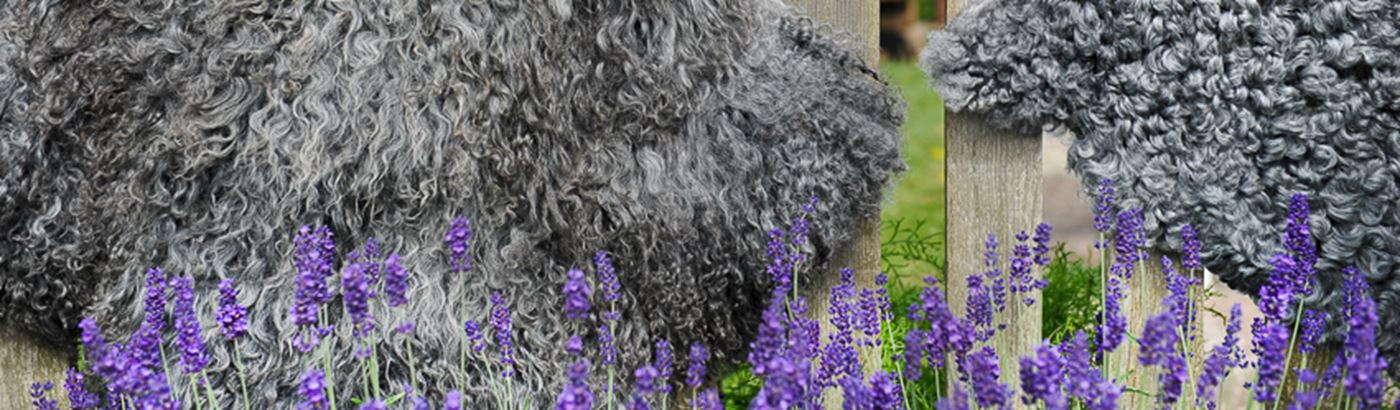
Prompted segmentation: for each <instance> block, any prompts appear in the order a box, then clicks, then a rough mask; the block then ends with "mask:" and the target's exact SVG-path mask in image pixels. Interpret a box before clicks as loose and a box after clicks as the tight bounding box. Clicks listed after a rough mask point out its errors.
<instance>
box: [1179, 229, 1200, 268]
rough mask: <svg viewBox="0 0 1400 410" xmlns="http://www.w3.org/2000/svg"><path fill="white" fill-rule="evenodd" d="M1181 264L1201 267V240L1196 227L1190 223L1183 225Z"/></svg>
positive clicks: (1189, 266) (1186, 266) (1188, 266)
mask: <svg viewBox="0 0 1400 410" xmlns="http://www.w3.org/2000/svg"><path fill="white" fill-rule="evenodd" d="M1181 266H1182V267H1184V268H1186V269H1193V270H1195V269H1201V241H1200V239H1197V235H1196V228H1193V227H1191V225H1190V224H1187V225H1185V226H1182V227H1181Z"/></svg>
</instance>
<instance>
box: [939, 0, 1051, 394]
mask: <svg viewBox="0 0 1400 410" xmlns="http://www.w3.org/2000/svg"><path fill="white" fill-rule="evenodd" d="M975 1H979V0H949V1H948V10H947V13H946V15H947V16H948V19H949V20H950V21H951V20H952V19H953V18H955V17H956V16H957V13H958V11H960V10H962V9H965V8H967V7H968V6H969V5H970V4H972V3H973V2H975ZM943 118H944V121H945V123H944V127H945V133H944V136H945V144H946V149H947V153H948V156H947V160H946V161H945V163H944V164H945V166H946V167H947V171H946V172H947V176H948V177H947V178H948V181H947V192H948V194H947V195H948V204H947V213H948V215H947V221H948V229H947V235H948V237H947V242H946V243H947V244H948V247H947V252H948V255H947V261H948V272H947V283H945V284H944V286H945V287H946V288H947V290H948V303H949V305H950V306H951V307H952V308H953V312H954V313H957V314H962V313H963V312H965V311H966V306H967V293H968V288H967V279H966V278H967V277H968V276H969V275H972V274H974V273H977V272H980V271H982V270H984V268H983V259H982V254H983V247H984V243H985V242H986V239H987V234H988V233H994V234H995V235H996V236H997V239H998V241H1000V242H1001V256H1002V258H1003V260H1004V259H1005V256H1006V255H1007V254H1008V253H1009V250H1010V249H1011V246H1013V245H1014V243H1015V235H1016V233H1018V232H1021V231H1023V230H1024V231H1027V232H1031V231H1032V230H1033V229H1034V228H1035V225H1036V224H1037V223H1039V221H1040V215H1041V207H1042V201H1043V198H1042V194H1041V186H1042V184H1043V181H1042V178H1043V175H1042V172H1041V149H1042V148H1041V136H1040V134H1039V133H1018V132H1012V131H1007V130H1002V129H998V128H996V127H994V126H993V125H992V122H991V121H990V120H989V119H988V118H986V117H984V116H982V115H980V114H973V113H956V112H951V111H949V112H946V113H945V114H944V117H943ZM1013 302H1014V301H1008V302H1007V303H1008V304H1010V303H1013ZM1040 305H1041V303H1037V304H1035V305H1032V306H1030V307H1029V308H1027V307H1026V306H1024V305H1022V306H1021V309H1017V310H1013V309H1011V308H1009V307H1008V309H1007V310H1006V312H1005V314H1002V315H1001V316H999V317H998V321H1002V320H1001V318H1005V322H1006V323H1007V327H1006V329H1004V330H1002V332H1005V333H1004V335H1005V336H1006V337H1003V338H1001V340H1003V341H1004V343H1005V344H1004V345H1001V346H999V348H998V349H997V350H998V353H999V354H1000V357H1001V374H1002V381H1003V382H1005V383H1007V384H1008V385H1009V386H1010V387H1011V388H1013V389H1019V388H1020V382H1019V379H1020V377H1019V374H1018V369H1019V368H1020V365H1019V364H1018V359H1019V358H1020V357H1021V356H1024V355H1029V354H1030V353H1031V352H1032V351H1033V350H1034V349H1035V345H1036V344H1038V343H1039V342H1040V340H1041V331H1040ZM1013 312H1016V313H1013ZM948 379H949V380H950V383H951V381H952V380H955V379H956V377H949V378H948ZM1018 391H1019V390H1018ZM1017 403H1018V404H1017V405H1018V406H1019V401H1017Z"/></svg>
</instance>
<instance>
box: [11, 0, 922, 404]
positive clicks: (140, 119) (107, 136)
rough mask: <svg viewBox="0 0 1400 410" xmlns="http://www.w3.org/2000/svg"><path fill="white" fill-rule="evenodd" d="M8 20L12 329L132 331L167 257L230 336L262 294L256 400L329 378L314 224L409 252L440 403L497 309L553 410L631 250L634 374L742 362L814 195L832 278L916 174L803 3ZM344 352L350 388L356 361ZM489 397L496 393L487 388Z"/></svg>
mask: <svg viewBox="0 0 1400 410" xmlns="http://www.w3.org/2000/svg"><path fill="white" fill-rule="evenodd" d="M0 5H3V7H0V164H4V165H3V166H0V319H3V320H4V321H5V322H7V323H8V324H7V326H20V327H23V328H25V329H28V330H30V331H34V332H38V333H40V334H42V335H44V336H46V337H48V338H49V339H51V340H53V341H55V342H56V343H73V341H74V340H76V339H75V333H74V328H75V325H76V323H77V322H78V319H79V318H80V317H81V316H83V315H91V316H93V317H95V318H96V319H97V320H98V321H99V322H100V323H103V324H104V326H106V327H107V328H108V329H109V330H110V331H111V332H112V334H110V335H109V337H114V336H117V335H121V336H123V337H124V336H125V335H127V334H130V332H131V331H132V330H134V329H135V327H136V326H137V325H138V324H139V321H140V320H141V317H142V314H141V296H142V289H143V288H144V286H145V276H144V272H145V270H146V268H147V267H150V266H161V267H163V268H164V269H165V271H166V272H168V273H170V274H172V275H191V276H193V277H194V279H195V282H196V283H195V288H196V289H197V292H198V293H199V294H200V297H199V298H198V303H199V306H200V307H199V312H200V315H201V318H202V319H203V322H204V323H205V324H206V326H208V325H209V324H212V323H213V321H212V320H213V314H214V312H213V308H212V306H213V303H214V302H215V300H216V298H215V297H214V296H213V295H214V292H215V289H216V285H217V283H218V281H219V279H220V278H225V277H228V278H235V279H237V280H238V281H239V283H240V284H241V286H242V294H243V296H242V300H244V301H245V302H247V303H251V305H252V307H251V311H250V313H249V314H250V316H251V317H252V318H253V320H252V322H251V324H250V325H249V327H250V331H251V333H250V339H249V340H247V341H245V342H244V348H245V351H244V352H243V355H242V357H241V358H239V360H240V361H241V362H242V363H244V364H245V366H246V368H247V371H248V372H250V374H249V375H248V379H249V380H256V381H258V383H259V387H260V388H259V389H256V390H257V394H256V395H255V396H256V397H255V398H254V401H255V402H257V403H255V404H254V408H258V407H263V408H286V407H288V403H289V402H290V401H292V400H295V397H296V394H295V390H294V389H295V387H296V380H297V376H298V375H300V374H301V373H302V372H303V371H305V370H306V369H307V367H308V366H309V361H308V360H306V359H304V358H303V356H302V355H301V354H300V353H299V352H297V351H296V350H295V349H293V348H292V346H291V343H290V340H291V337H290V336H289V335H291V334H293V332H294V330H295V325H293V324H292V322H291V321H290V320H289V318H288V317H287V316H288V315H287V312H288V309H289V307H290V305H291V303H292V299H293V298H292V293H293V288H294V283H293V282H294V280H295V278H294V276H295V275H294V274H293V272H294V268H293V266H292V262H293V261H292V237H293V235H294V234H295V233H296V231H297V228H298V227H299V226H301V225H316V224H323V225H326V226H329V227H330V228H331V229H332V230H333V231H334V233H335V239H336V241H337V242H338V243H339V244H340V245H341V248H340V249H341V252H342V255H343V252H345V251H347V250H349V249H351V248H352V247H355V248H358V247H360V246H362V245H363V244H364V242H365V240H366V239H367V238H369V237H371V236H373V237H374V238H376V239H377V240H378V241H379V243H380V244H382V248H383V250H384V252H386V253H389V252H393V253H399V254H402V255H403V256H404V259H403V261H404V263H405V265H406V267H407V268H408V269H409V270H410V271H411V272H412V279H411V280H412V281H413V289H412V290H411V291H410V293H409V296H410V298H411V299H412V301H411V302H410V303H409V305H408V307H407V309H406V310H404V311H400V312H397V313H392V314H389V316H386V317H381V318H380V319H379V320H380V323H381V324H382V326H391V325H392V324H393V323H396V322H397V321H399V320H402V319H415V320H416V321H417V324H418V326H417V330H416V333H415V334H414V336H413V337H414V340H415V345H416V346H415V348H414V352H415V353H416V356H417V357H418V358H419V363H418V369H419V372H420V373H421V376H422V377H421V380H423V381H424V383H425V384H426V389H425V390H426V391H428V392H429V393H430V395H431V397H434V398H435V400H436V398H440V397H441V396H440V395H441V394H443V393H445V392H446V391H448V390H450V389H454V388H457V386H456V378H455V377H453V372H454V371H455V369H456V368H457V357H458V351H457V348H458V346H459V344H458V342H457V340H458V338H459V337H461V333H462V320H463V319H474V320H477V321H481V322H485V321H486V320H487V318H488V317H487V315H488V308H489V305H488V303H489V302H488V295H489V294H490V293H491V292H492V291H493V290H498V291H501V292H502V293H503V294H504V296H505V300H507V301H508V303H509V304H510V305H511V308H512V311H513V312H514V313H513V316H514V319H515V322H516V324H515V329H516V335H515V340H516V343H517V358H516V361H517V363H518V366H519V372H518V376H517V379H516V386H517V388H524V389H525V390H526V391H531V392H536V393H538V396H537V399H540V400H552V397H553V394H554V392H555V391H557V387H558V385H559V384H560V383H561V382H562V381H563V380H564V374H565V371H564V365H565V364H566V363H567V362H568V360H567V358H566V357H565V352H564V347H563V342H564V340H565V339H567V337H568V335H569V334H573V333H585V334H589V335H590V336H589V337H590V338H589V340H590V343H591V341H592V340H593V339H592V337H594V336H596V335H593V334H592V333H594V332H596V331H595V330H592V329H593V328H590V327H587V326H584V325H581V324H578V323H572V322H568V321H567V320H566V319H565V315H564V313H563V310H562V297H561V295H560V290H561V288H562V286H563V283H564V281H565V279H566V277H565V272H566V271H567V270H568V269H569V268H571V267H575V266H577V267H583V268H588V267H591V264H590V263H591V257H592V256H593V254H594V252H595V251H598V250H606V251H609V252H610V253H612V255H613V260H614V261H615V262H616V263H617V265H618V267H617V272H618V273H619V274H620V276H621V283H622V288H623V292H624V296H623V299H622V301H621V303H620V305H619V307H620V309H621V311H622V317H623V320H622V322H621V323H622V324H621V328H619V329H618V335H619V336H618V337H619V342H620V343H622V345H621V346H620V348H619V349H618V350H619V351H620V352H621V353H622V357H621V361H622V368H623V369H627V370H626V373H625V374H630V369H633V368H635V367H636V366H637V365H639V364H640V363H642V362H643V361H644V360H646V359H648V357H649V352H650V348H649V347H650V346H651V344H652V343H653V341H654V340H655V338H667V339H670V340H671V342H672V343H673V345H676V346H689V345H690V343H691V342H701V343H705V344H706V345H708V346H710V348H711V350H712V351H713V352H714V354H715V357H716V359H717V360H720V361H722V362H734V361H739V360H742V359H743V356H742V353H743V352H744V350H745V348H746V345H745V343H746V341H747V340H748V339H750V338H751V337H752V334H753V332H754V331H755V329H757V320H758V315H759V313H760V312H761V311H762V305H763V304H764V303H766V302H767V298H766V297H765V296H766V295H767V293H766V286H767V285H768V277H767V273H765V271H764V266H765V263H766V260H765V256H764V253H765V244H766V240H767V231H768V230H769V229H772V228H776V227H780V226H783V225H784V224H786V223H787V222H789V221H790V220H791V218H792V217H793V216H794V212H795V211H797V210H799V209H800V208H801V205H803V204H806V203H807V202H808V199H809V198H810V197H813V196H815V197H816V198H818V202H817V213H816V215H815V216H814V218H813V219H814V223H813V224H812V227H813V231H812V238H813V242H812V245H811V246H812V247H813V251H814V252H815V255H816V256H815V258H814V263H813V264H812V265H810V268H811V271H812V272H826V271H831V269H828V268H829V267H828V266H826V264H827V262H828V261H829V259H830V257H831V255H832V252H833V250H834V249H838V248H841V247H843V246H846V245H847V244H848V243H850V242H851V240H852V239H853V229H854V226H855V225H856V222H857V221H858V220H861V219H862V218H868V217H870V216H872V215H876V214H877V213H878V206H879V202H880V199H881V192H882V189H883V188H885V187H886V186H887V184H888V182H889V181H890V179H891V176H892V174H893V173H895V172H898V171H900V170H902V168H903V164H902V162H901V160H900V158H899V153H898V149H899V136H898V130H897V129H898V127H899V125H900V124H901V123H902V121H903V105H902V103H901V102H899V100H898V98H897V97H896V96H895V95H894V93H893V92H892V91H891V90H890V89H889V87H888V86H887V85H886V84H884V83H883V81H881V80H880V79H879V78H878V75H877V74H876V72H875V71H874V69H873V68H871V67H869V66H867V65H866V64H865V63H864V62H862V60H861V59H860V57H859V54H858V52H855V51H854V50H849V49H847V47H846V45H845V43H843V42H841V41H837V40H834V39H832V38H830V37H828V36H826V35H824V34H822V33H823V32H824V30H819V27H817V26H816V25H815V24H814V23H812V22H811V21H810V20H809V19H807V18H804V17H800V16H798V15H796V14H795V13H794V11H793V10H792V9H790V8H788V7H787V6H785V5H783V4H782V3H781V2H779V1H778V0H757V1H754V0H696V1H685V2H671V1H624V0H593V1H569V0H552V1H538V2H519V1H501V0H492V1H460V0H455V1H448V0H423V1H399V0H353V1H316V2H313V1H229V0H215V1H200V2H184V1H175V2H171V1H144V0H132V1H103V2H88V1H71V2H52V1H38V0H11V1H8V2H5V1H0ZM456 215H461V216H465V217H468V218H470V219H471V221H472V222H471V226H472V229H473V231H474V234H473V245H472V249H473V250H472V252H473V255H474V258H475V260H474V266H473V267H472V269H471V271H470V272H468V273H467V274H466V275H468V276H469V277H468V278H466V279H465V280H463V279H462V278H461V277H459V276H457V275H454V274H450V273H449V272H448V270H449V267H448V264H447V254H446V252H445V250H444V248H443V245H442V241H443V235H444V233H445V232H446V230H447V226H448V222H449V220H450V219H451V218H452V217H453V216H456ZM463 283H465V284H466V285H465V287H464V286H463ZM334 306H335V307H334V308H333V309H332V312H333V314H332V315H333V316H339V315H341V314H342V310H341V309H340V308H339V305H334ZM463 312H465V313H466V314H467V315H469V316H470V317H462V316H461V314H462V313H463ZM380 313H381V314H383V312H380ZM339 330H340V331H341V332H342V334H341V336H343V337H347V338H348V337H349V328H348V327H347V326H342V327H340V329H339ZM207 336H209V337H210V338H211V339H212V338H213V337H214V336H213V332H209V333H207ZM382 349H383V350H382V353H381V354H384V355H387V356H388V357H391V358H393V359H394V360H399V359H402V353H403V352H402V350H401V347H399V346H387V345H386V346H383V347H382ZM211 350H212V352H213V355H214V356H213V359H212V360H213V361H212V364H211V367H210V368H211V369H213V370H214V374H213V375H211V377H213V378H214V379H215V380H216V382H220V381H221V380H222V381H229V380H231V379H227V378H226V377H227V376H228V373H227V372H226V370H227V369H228V366H229V363H230V359H231V357H230V355H229V350H228V349H226V348H213V349H211ZM335 360H336V361H337V364H336V366H337V367H338V368H339V369H341V370H342V371H341V372H339V373H338V374H337V376H338V381H337V382H336V383H337V384H341V385H344V384H347V383H349V382H350V381H351V380H354V379H351V378H352V377H356V374H355V373H353V372H351V371H350V370H351V369H355V368H356V367H354V366H352V365H351V362H352V361H354V360H357V359H355V358H354V357H353V356H351V355H349V354H342V355H338V356H337V357H336V359H335ZM473 368H474V369H475V366H474V367H473ZM677 373H678V374H679V373H681V372H679V371H678V372H677ZM484 377H486V375H485V372H484V370H473V371H472V373H471V375H470V376H469V379H468V384H470V385H471V386H476V387H469V388H468V390H469V391H468V395H467V396H468V397H472V398H483V397H489V395H487V394H484V392H483V391H482V390H483V389H485V384H484V382H483V381H482V380H483V379H484ZM387 378H388V379H389V380H387V383H386V385H387V386H402V385H404V383H406V382H407V381H408V380H409V379H408V374H407V373H406V372H405V371H404V370H403V369H401V368H400V369H397V370H391V371H389V372H388V373H387ZM220 383H222V382H220ZM272 386H276V388H275V390H273V389H271V387H272ZM233 396H235V395H228V396H226V397H227V398H226V399H225V403H223V406H222V407H230V405H231V404H232V403H231V402H229V401H228V400H232V397H233ZM537 402H539V401H537ZM468 404H469V405H468V406H467V407H469V408H471V407H476V406H473V405H470V403H468Z"/></svg>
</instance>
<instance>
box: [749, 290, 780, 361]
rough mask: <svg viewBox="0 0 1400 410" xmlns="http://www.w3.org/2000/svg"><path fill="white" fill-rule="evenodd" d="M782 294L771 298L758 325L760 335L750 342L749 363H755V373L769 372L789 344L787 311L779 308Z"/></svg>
mask: <svg viewBox="0 0 1400 410" xmlns="http://www.w3.org/2000/svg"><path fill="white" fill-rule="evenodd" d="M782 304H783V298H782V296H775V297H773V298H772V299H770V301H769V303H768V307H767V308H765V309H764V310H763V315H762V318H763V321H762V322H760V324H759V327H758V336H757V337H755V338H754V340H753V341H752V342H749V356H748V360H749V364H750V365H753V369H752V371H753V374H754V375H756V376H759V377H763V376H765V375H767V374H768V372H769V366H770V364H771V363H773V362H775V361H776V360H778V358H779V357H780V356H782V355H783V349H784V347H785V346H786V344H787V340H786V337H787V326H786V325H785V320H784V319H786V313H785V312H783V311H782V310H781V308H779V306H782Z"/></svg>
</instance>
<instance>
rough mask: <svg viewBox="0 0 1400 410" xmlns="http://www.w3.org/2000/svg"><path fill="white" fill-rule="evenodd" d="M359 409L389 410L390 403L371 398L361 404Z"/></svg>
mask: <svg viewBox="0 0 1400 410" xmlns="http://www.w3.org/2000/svg"><path fill="white" fill-rule="evenodd" d="M359 410H389V405H387V404H384V401H383V400H370V401H367V402H364V404H361V405H360V407H359Z"/></svg>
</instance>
